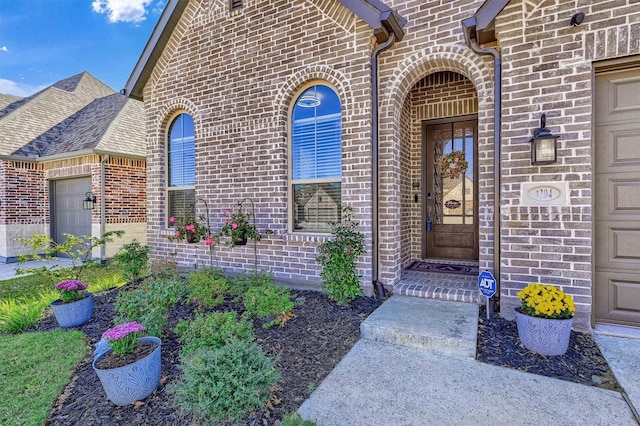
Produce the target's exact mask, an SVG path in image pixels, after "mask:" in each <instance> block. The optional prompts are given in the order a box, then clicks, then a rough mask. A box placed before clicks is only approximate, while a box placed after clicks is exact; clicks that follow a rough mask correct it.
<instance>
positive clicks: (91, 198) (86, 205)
mask: <svg viewBox="0 0 640 426" xmlns="http://www.w3.org/2000/svg"><path fill="white" fill-rule="evenodd" d="M85 195H86V198H85V199H84V201H83V202H82V208H83V209H84V210H92V209H93V205H94V204H95V203H96V196H95V195H93V194H92V193H91V192H87V193H86V194H85Z"/></svg>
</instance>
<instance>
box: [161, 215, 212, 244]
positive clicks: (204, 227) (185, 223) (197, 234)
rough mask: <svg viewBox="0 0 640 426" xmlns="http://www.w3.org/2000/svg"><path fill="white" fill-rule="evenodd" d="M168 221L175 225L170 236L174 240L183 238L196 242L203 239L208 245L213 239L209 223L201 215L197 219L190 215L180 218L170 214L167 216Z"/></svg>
mask: <svg viewBox="0 0 640 426" xmlns="http://www.w3.org/2000/svg"><path fill="white" fill-rule="evenodd" d="M169 223H171V224H172V225H173V226H174V227H175V231H174V234H173V237H172V239H174V240H179V241H181V240H184V241H186V242H188V243H197V242H200V241H202V240H205V242H207V244H208V245H211V242H212V241H213V239H212V236H211V228H209V225H208V223H207V221H206V219H205V217H204V216H203V215H200V217H199V218H198V219H194V218H193V217H192V216H187V217H185V218H182V219H178V218H176V217H173V216H171V217H170V218H169ZM209 241H211V242H209Z"/></svg>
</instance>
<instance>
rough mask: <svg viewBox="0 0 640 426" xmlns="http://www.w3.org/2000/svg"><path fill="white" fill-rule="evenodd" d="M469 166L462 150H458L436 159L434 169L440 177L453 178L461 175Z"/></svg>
mask: <svg viewBox="0 0 640 426" xmlns="http://www.w3.org/2000/svg"><path fill="white" fill-rule="evenodd" d="M468 168H469V162H468V161H467V160H465V159H464V152H462V151H459V150H454V151H451V152H450V153H448V154H444V155H442V156H440V157H438V159H437V160H436V170H437V172H438V174H439V175H440V177H442V178H449V179H455V178H457V177H458V176H460V175H463V174H464V173H465V172H466V171H467V169H468Z"/></svg>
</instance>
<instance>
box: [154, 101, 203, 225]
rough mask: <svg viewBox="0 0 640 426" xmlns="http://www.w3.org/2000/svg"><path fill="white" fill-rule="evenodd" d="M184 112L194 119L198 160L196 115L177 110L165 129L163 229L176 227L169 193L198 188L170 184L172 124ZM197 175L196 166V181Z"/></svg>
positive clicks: (194, 135)
mask: <svg viewBox="0 0 640 426" xmlns="http://www.w3.org/2000/svg"><path fill="white" fill-rule="evenodd" d="M182 114H187V115H188V116H190V117H191V120H192V121H193V139H194V143H193V151H194V152H193V156H194V161H196V153H195V149H196V148H195V141H196V140H197V135H196V123H195V120H194V117H193V115H192V114H191V113H190V112H189V111H187V110H185V109H179V110H175V111H173V112H172V113H171V114H170V115H169V116H168V117H167V121H166V123H167V124H166V126H165V129H164V219H163V221H164V222H163V224H162V226H161V229H174V227H172V226H170V225H169V217H170V212H169V193H170V192H172V191H185V190H193V191H194V193H195V190H196V186H195V185H193V186H169V137H170V131H171V125H172V124H173V122H174V121H175V120H177V119H178V117H179V116H180V115H182ZM196 175H197V170H196V168H195V167H194V181H195V178H196ZM169 188H171V189H169ZM194 209H195V206H194Z"/></svg>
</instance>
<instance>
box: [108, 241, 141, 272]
mask: <svg viewBox="0 0 640 426" xmlns="http://www.w3.org/2000/svg"><path fill="white" fill-rule="evenodd" d="M114 261H115V262H116V264H117V265H119V266H120V267H122V270H123V271H124V275H125V277H127V280H129V281H135V280H137V279H138V278H140V276H141V275H142V273H143V272H144V273H146V270H147V263H148V262H149V247H147V246H143V245H142V244H140V243H139V242H138V241H137V240H133V241H131V242H130V243H127V244H125V245H124V246H122V248H121V249H120V250H119V251H118V253H117V254H116V255H115V256H114Z"/></svg>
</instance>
